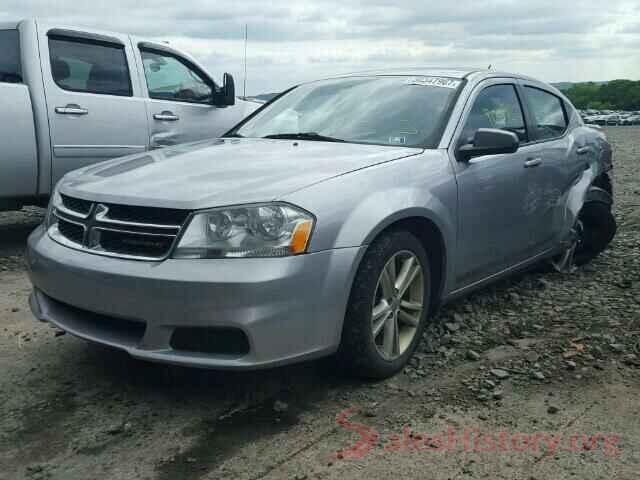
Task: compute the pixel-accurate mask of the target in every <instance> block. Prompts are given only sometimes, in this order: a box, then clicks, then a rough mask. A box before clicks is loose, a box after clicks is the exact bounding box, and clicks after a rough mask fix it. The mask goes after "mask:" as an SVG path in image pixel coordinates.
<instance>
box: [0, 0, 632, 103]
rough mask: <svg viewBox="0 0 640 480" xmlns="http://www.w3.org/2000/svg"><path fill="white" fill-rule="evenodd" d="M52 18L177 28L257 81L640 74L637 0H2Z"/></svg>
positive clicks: (1, 7)
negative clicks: (455, 71) (423, 72)
mask: <svg viewBox="0 0 640 480" xmlns="http://www.w3.org/2000/svg"><path fill="white" fill-rule="evenodd" d="M34 16H36V17H39V18H41V19H42V20H43V21H46V22H49V23H52V24H64V25H68V24H70V25H76V26H82V25H84V26H87V27H92V28H99V29H104V30H115V31H122V32H126V33H131V34H135V35H138V36H144V37H149V38H153V39H163V40H169V41H170V42H171V43H172V44H174V45H176V46H178V47H180V48H184V49H185V50H187V51H188V52H189V53H191V54H192V55H193V56H194V57H195V58H197V59H198V60H199V61H200V62H201V63H202V64H203V65H204V66H205V67H206V68H207V69H208V70H209V71H210V72H211V73H212V75H213V76H214V77H215V78H220V77H221V74H222V72H223V71H229V72H231V73H233V74H234V76H236V81H237V84H238V85H241V84H242V70H243V68H242V65H243V55H244V43H243V36H244V27H245V25H247V26H248V31H249V48H248V58H247V60H248V74H249V75H248V82H247V84H248V93H250V94H255V93H261V92H266V91H279V90H282V89H284V88H286V87H288V86H290V85H292V84H294V83H299V82H302V81H306V80H312V79H314V78H322V77H327V76H331V75H335V74H338V73H344V72H348V71H353V70H366V69H369V68H383V67H400V66H403V65H405V66H406V65H420V64H423V65H439V66H459V65H466V66H471V67H486V66H487V65H489V64H493V65H494V66H495V67H496V68H500V69H503V70H514V71H519V72H521V73H525V74H530V75H532V76H535V77H539V78H542V79H544V80H548V81H563V80H567V81H581V80H605V79H609V78H634V79H638V78H640V52H639V50H638V44H639V43H640V7H639V6H638V4H637V0H609V1H608V2H606V5H605V4H603V3H602V0H582V1H581V2H580V3H579V4H578V3H576V2H558V1H557V0H537V1H536V0H532V1H530V2H522V1H521V0H458V1H456V2H453V3H452V2H438V3H435V4H434V2H423V1H418V0H397V1H395V2H390V1H389V0H369V1H365V0H352V1H349V0H343V1H337V0H328V1H325V0H308V1H303V2H298V3H294V2H290V1H289V0H286V1H285V0H272V1H270V2H264V1H258V0H242V1H238V0H236V1H233V2H231V1H216V2H211V1H209V0H183V1H181V2H176V1H175V0H154V1H153V2H151V1H144V0H142V1H141V0H137V1H133V0H109V1H103V0H94V1H92V2H77V1H75V0H56V1H55V2H52V1H51V0H31V1H29V2H25V1H24V0H3V2H2V4H0V21H4V20H9V19H11V20H12V19H19V18H25V17H34Z"/></svg>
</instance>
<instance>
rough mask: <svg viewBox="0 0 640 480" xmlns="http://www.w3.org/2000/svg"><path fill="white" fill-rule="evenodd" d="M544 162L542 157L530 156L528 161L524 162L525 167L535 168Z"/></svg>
mask: <svg viewBox="0 0 640 480" xmlns="http://www.w3.org/2000/svg"><path fill="white" fill-rule="evenodd" d="M541 164H542V159H541V158H540V157H538V158H529V159H528V160H527V161H526V162H524V168H533V167H537V166H538V165H541Z"/></svg>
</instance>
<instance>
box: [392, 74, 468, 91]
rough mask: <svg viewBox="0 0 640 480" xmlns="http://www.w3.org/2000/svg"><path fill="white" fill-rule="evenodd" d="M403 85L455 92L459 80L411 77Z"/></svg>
mask: <svg viewBox="0 0 640 480" xmlns="http://www.w3.org/2000/svg"><path fill="white" fill-rule="evenodd" d="M405 83H406V84H407V85H422V86H424V87H442V88H451V89H452V90H455V89H456V88H458V87H459V86H460V80H455V79H453V78H444V77H411V78H408V79H407V80H406V81H405Z"/></svg>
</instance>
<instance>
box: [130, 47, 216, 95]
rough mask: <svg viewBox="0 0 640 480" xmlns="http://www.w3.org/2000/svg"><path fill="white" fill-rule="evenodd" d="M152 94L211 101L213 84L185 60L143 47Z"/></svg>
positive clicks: (146, 73)
mask: <svg viewBox="0 0 640 480" xmlns="http://www.w3.org/2000/svg"><path fill="white" fill-rule="evenodd" d="M140 54H141V55H142V63H143V65H144V76H145V78H146V79H147V88H148V89H149V97H151V98H154V99H156V100H173V101H177V102H189V103H207V104H208V103H211V100H212V98H213V87H212V86H211V85H210V84H209V82H207V81H206V80H205V79H204V78H203V77H202V75H201V74H200V73H199V72H198V71H197V70H195V69H194V68H192V67H191V66H189V65H187V63H186V62H185V61H183V60H182V59H180V58H178V57H174V56H173V55H170V54H168V53H165V52H160V51H151V50H146V49H141V50H140Z"/></svg>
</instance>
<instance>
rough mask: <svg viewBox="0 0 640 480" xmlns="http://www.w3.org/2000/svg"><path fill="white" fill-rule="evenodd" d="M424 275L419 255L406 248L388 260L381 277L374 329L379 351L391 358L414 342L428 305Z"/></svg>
mask: <svg viewBox="0 0 640 480" xmlns="http://www.w3.org/2000/svg"><path fill="white" fill-rule="evenodd" d="M424 288H425V285H424V274H423V271H422V266H421V265H420V261H419V260H418V257H416V255H415V254H413V253H412V252H410V251H408V250H405V251H401V252H398V253H396V254H395V255H394V256H393V257H391V259H389V261H388V262H387V263H386V265H385V266H384V268H383V269H382V273H381V274H380V277H379V278H378V282H377V285H376V293H375V296H374V300H373V306H372V311H371V330H372V334H373V335H372V336H373V341H374V343H375V346H376V349H377V350H378V353H379V354H380V355H381V356H382V357H383V358H384V359H385V360H388V361H392V360H395V359H397V358H399V357H400V356H402V354H404V353H405V352H406V351H407V349H408V348H409V346H410V345H411V343H412V341H413V339H414V337H415V335H416V332H417V331H418V326H419V324H420V319H421V318H422V311H423V308H424V306H423V305H424Z"/></svg>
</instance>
